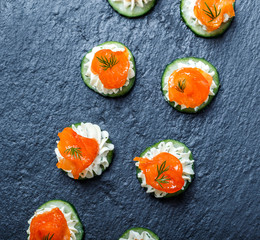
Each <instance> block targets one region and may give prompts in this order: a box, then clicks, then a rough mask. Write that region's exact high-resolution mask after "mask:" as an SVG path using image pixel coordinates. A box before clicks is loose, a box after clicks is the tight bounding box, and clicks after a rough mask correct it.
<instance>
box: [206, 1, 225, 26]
mask: <svg viewBox="0 0 260 240" xmlns="http://www.w3.org/2000/svg"><path fill="white" fill-rule="evenodd" d="M204 3H205V5H206V7H207V8H208V10H204V9H203V11H204V12H205V14H206V15H207V16H209V17H210V18H211V20H210V21H209V22H212V21H213V20H214V19H215V18H217V17H218V16H219V14H220V13H221V9H220V10H219V12H218V11H217V8H216V5H215V4H214V5H213V6H214V11H215V13H213V12H212V10H211V9H210V7H209V6H208V4H207V3H206V2H204Z"/></svg>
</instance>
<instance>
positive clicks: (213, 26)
mask: <svg viewBox="0 0 260 240" xmlns="http://www.w3.org/2000/svg"><path fill="white" fill-rule="evenodd" d="M234 3H235V0H182V1H181V15H182V18H183V20H184V22H185V23H186V24H187V26H188V27H190V29H191V30H192V31H193V32H194V33H195V34H197V35H199V36H202V37H215V36H218V35H220V34H222V33H224V32H225V31H226V30H227V28H228V27H229V25H230V23H231V20H232V18H233V17H234V16H235V10H234Z"/></svg>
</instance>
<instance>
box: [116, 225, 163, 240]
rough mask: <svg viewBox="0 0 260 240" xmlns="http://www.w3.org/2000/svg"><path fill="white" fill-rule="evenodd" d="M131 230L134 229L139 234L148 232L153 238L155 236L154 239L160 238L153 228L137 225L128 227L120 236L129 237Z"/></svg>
mask: <svg viewBox="0 0 260 240" xmlns="http://www.w3.org/2000/svg"><path fill="white" fill-rule="evenodd" d="M130 231H134V232H138V233H139V234H142V233H143V232H148V233H149V234H150V235H151V237H152V238H154V240H160V239H159V237H158V236H157V235H156V234H155V233H154V232H152V231H151V230H149V229H147V228H140V227H135V228H130V229H128V230H127V231H126V232H125V233H124V234H123V235H122V236H121V237H120V238H119V240H120V239H121V238H123V239H128V238H129V233H130Z"/></svg>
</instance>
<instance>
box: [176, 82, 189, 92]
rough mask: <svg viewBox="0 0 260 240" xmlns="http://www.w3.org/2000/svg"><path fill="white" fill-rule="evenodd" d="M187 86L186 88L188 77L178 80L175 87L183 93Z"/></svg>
mask: <svg viewBox="0 0 260 240" xmlns="http://www.w3.org/2000/svg"><path fill="white" fill-rule="evenodd" d="M185 88H186V79H183V80H180V81H178V86H175V89H176V90H177V91H179V92H181V93H184V89H185Z"/></svg>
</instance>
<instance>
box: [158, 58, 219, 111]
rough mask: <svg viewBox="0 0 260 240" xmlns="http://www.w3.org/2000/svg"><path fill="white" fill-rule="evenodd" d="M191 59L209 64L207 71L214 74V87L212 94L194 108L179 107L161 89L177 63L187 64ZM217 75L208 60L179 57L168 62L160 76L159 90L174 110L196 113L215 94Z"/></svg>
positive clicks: (207, 103) (217, 87) (216, 90)
mask: <svg viewBox="0 0 260 240" xmlns="http://www.w3.org/2000/svg"><path fill="white" fill-rule="evenodd" d="M190 60H192V61H194V62H202V63H204V64H206V65H208V66H209V71H210V72H214V76H213V81H214V83H215V84H216V87H215V88H214V90H213V93H214V96H212V95H209V98H208V100H207V101H206V102H203V103H202V104H201V105H200V106H198V107H197V108H196V109H195V108H184V109H181V105H177V106H175V102H170V101H169V100H168V99H167V98H166V94H167V91H166V90H163V89H164V86H165V85H166V84H167V80H168V77H169V76H170V75H171V74H172V73H173V72H174V71H175V70H176V69H178V63H183V64H188V62H189V61H190ZM219 86H220V84H219V76H218V71H217V69H216V68H215V67H214V66H213V65H212V64H211V63H209V62H208V61H206V60H205V59H203V58H194V57H187V58H180V59H176V60H175V61H173V62H172V63H170V64H168V65H167V66H166V68H165V70H164V73H163V76H162V82H161V90H162V93H163V96H164V98H165V100H166V102H168V103H169V104H170V105H171V106H172V107H173V108H175V109H176V110H178V111H180V112H185V113H197V112H199V111H201V110H202V109H203V108H205V107H206V106H207V105H209V104H210V102H211V101H212V99H213V98H214V97H215V96H216V94H217V92H218V89H219Z"/></svg>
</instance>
